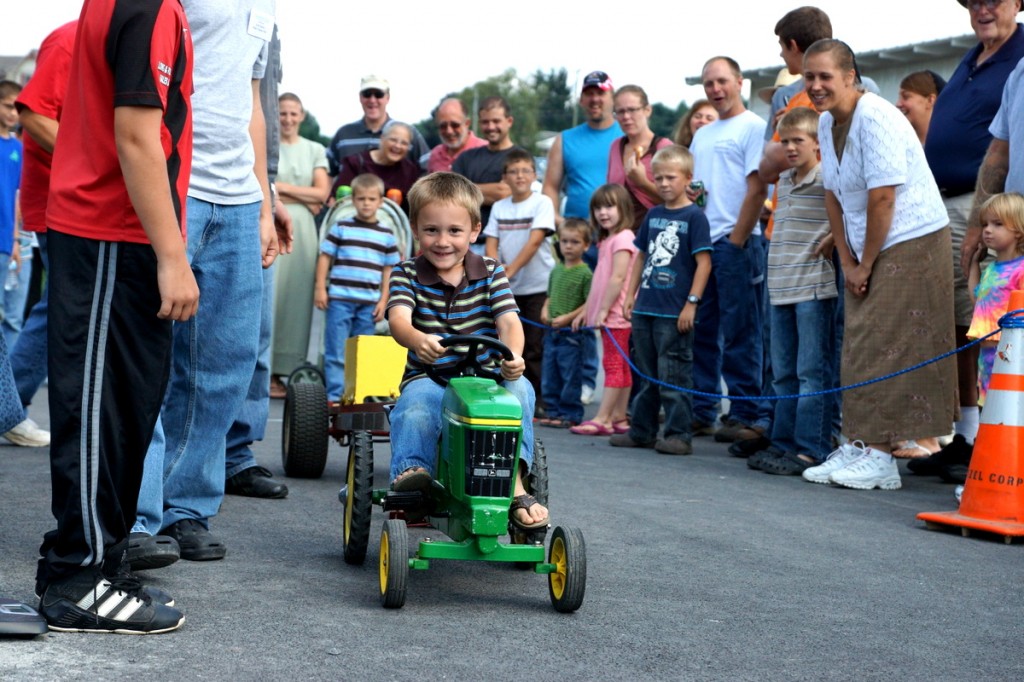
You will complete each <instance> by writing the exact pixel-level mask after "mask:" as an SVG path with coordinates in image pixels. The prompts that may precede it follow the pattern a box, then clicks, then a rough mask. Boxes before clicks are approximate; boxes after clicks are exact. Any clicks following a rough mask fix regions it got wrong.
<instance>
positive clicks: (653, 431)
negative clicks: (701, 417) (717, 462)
mask: <svg viewBox="0 0 1024 682" xmlns="http://www.w3.org/2000/svg"><path fill="white" fill-rule="evenodd" d="M632 322H633V334H632V339H633V352H634V359H635V361H636V366H637V369H638V370H639V371H640V373H641V374H644V375H646V376H649V377H654V378H655V379H658V380H659V381H663V382H665V383H666V384H671V385H672V386H679V387H682V388H693V337H694V335H693V333H692V332H691V333H689V334H680V333H679V329H678V327H677V326H676V318H674V317H655V316H653V315H643V314H640V315H637V314H634V315H633V319H632ZM662 407H664V408H665V436H664V437H665V438H678V439H680V440H684V441H686V442H690V439H691V435H690V434H691V428H690V426H691V424H692V423H693V404H692V399H691V398H690V394H689V393H684V392H683V391H680V390H678V389H676V388H669V387H668V386H659V385H657V384H653V383H651V382H650V381H645V380H641V381H640V389H639V390H638V391H637V394H636V398H634V400H633V412H632V415H633V416H632V420H631V421H630V425H629V437H630V438H632V439H633V440H634V441H636V442H637V443H651V442H653V441H654V440H655V439H656V438H657V436H658V412H659V411H660V408H662Z"/></svg>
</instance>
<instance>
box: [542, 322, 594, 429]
mask: <svg viewBox="0 0 1024 682" xmlns="http://www.w3.org/2000/svg"><path fill="white" fill-rule="evenodd" d="M588 335H589V336H593V335H594V332H590V331H578V332H574V331H572V330H571V329H570V330H555V329H549V330H547V332H546V333H545V335H544V356H543V360H544V361H543V365H542V369H541V385H542V387H543V388H542V390H543V393H544V409H545V411H546V413H547V416H548V418H549V419H565V420H567V421H570V422H575V423H576V424H579V423H580V422H581V421H583V403H582V402H581V401H580V391H581V390H582V389H583V356H584V353H585V349H586V337H587V336H588Z"/></svg>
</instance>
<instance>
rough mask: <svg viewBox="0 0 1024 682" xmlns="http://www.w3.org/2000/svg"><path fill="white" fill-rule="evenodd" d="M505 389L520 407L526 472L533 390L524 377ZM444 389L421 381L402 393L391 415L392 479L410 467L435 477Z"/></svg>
mask: <svg viewBox="0 0 1024 682" xmlns="http://www.w3.org/2000/svg"><path fill="white" fill-rule="evenodd" d="M503 385H504V386H505V388H506V389H508V391H509V392H510V393H512V395H514V396H515V397H516V398H518V399H519V402H520V403H522V405H523V437H522V447H521V448H520V450H519V461H521V462H523V463H524V464H525V465H526V468H527V470H529V468H530V466H531V465H532V464H533V409H534V406H535V404H536V399H535V397H534V394H533V386H531V385H530V382H529V381H527V380H526V378H525V377H521V378H519V379H516V380H515V381H506V382H505V383H504V384H503ZM443 396H444V388H442V387H441V386H439V385H438V384H436V383H435V382H433V381H432V380H430V379H428V378H426V377H424V378H422V379H414V380H413V381H410V382H409V383H408V384H406V385H405V388H403V389H402V395H400V396H399V397H398V401H397V402H396V403H395V409H394V410H393V411H392V412H391V478H390V479H389V480H391V481H393V480H395V478H397V477H398V475H399V474H400V473H402V472H403V471H405V470H406V469H408V468H410V467H423V468H424V469H426V470H427V471H429V472H430V473H431V475H435V474H436V473H437V472H435V471H434V464H435V462H436V461H437V443H438V439H439V438H440V437H441V398H442V397H443Z"/></svg>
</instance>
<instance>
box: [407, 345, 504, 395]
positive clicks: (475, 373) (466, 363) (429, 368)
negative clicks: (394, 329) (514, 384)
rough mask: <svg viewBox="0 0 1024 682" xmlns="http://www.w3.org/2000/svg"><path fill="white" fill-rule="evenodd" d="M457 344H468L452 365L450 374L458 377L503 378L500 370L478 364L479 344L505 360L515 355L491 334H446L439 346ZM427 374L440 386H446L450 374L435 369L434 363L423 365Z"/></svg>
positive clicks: (444, 346)
mask: <svg viewBox="0 0 1024 682" xmlns="http://www.w3.org/2000/svg"><path fill="white" fill-rule="evenodd" d="M457 344H465V345H466V346H468V348H467V349H466V353H465V354H464V355H463V357H462V359H461V360H459V361H458V362H457V363H455V365H454V373H453V375H452V376H460V377H485V378H487V379H493V380H494V381H496V382H500V381H502V380H503V379H504V377H502V376H501V372H495V371H494V370H489V369H484V368H483V367H481V366H480V361H479V360H478V359H477V348H479V347H480V346H487V347H489V348H492V349H494V350H496V351H498V352H499V353H501V357H502V358H504V359H505V360H512V358H514V357H515V356H514V355H512V351H511V350H509V348H508V346H506V345H505V344H503V343H502V342H501V341H499V340H497V339H496V338H494V337H492V336H473V335H471V334H459V335H456V336H448V337H446V338H443V339H441V347H442V348H449V347H451V346H454V345H457ZM424 368H425V369H426V372H427V376H428V377H430V378H431V379H432V380H433V381H434V382H435V383H437V384H439V385H441V386H447V385H448V380H449V379H450V378H451V377H450V376H445V375H442V374H441V373H440V372H438V371H437V369H435V365H433V364H430V365H424Z"/></svg>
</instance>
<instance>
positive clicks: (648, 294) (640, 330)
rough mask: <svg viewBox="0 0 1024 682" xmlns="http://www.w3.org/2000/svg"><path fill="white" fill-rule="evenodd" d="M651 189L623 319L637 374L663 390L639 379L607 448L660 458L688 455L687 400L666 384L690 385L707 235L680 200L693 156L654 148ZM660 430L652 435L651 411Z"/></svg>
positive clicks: (693, 210)
mask: <svg viewBox="0 0 1024 682" xmlns="http://www.w3.org/2000/svg"><path fill="white" fill-rule="evenodd" d="M651 167H652V169H653V171H654V184H655V186H656V187H657V189H658V194H659V196H661V198H662V200H663V201H664V202H665V203H663V204H661V205H660V206H655V207H654V208H652V209H651V210H650V211H648V213H647V216H646V217H645V218H644V222H643V223H642V224H641V225H640V230H639V231H638V232H637V235H636V239H635V240H634V244H636V247H637V249H638V250H639V253H638V255H637V259H636V263H635V264H634V266H633V273H632V277H631V278H630V282H629V289H628V290H627V292H626V301H625V303H624V304H623V310H624V314H625V316H626V318H627V319H630V320H631V321H632V323H633V348H634V357H635V359H636V364H637V369H638V370H639V371H640V373H641V374H644V375H646V376H649V377H654V378H655V379H658V380H659V381H662V382H664V383H665V384H667V385H657V384H654V383H652V382H650V381H645V382H644V383H643V384H642V386H641V387H640V390H639V391H638V392H637V394H636V398H635V399H634V402H633V419H632V421H631V422H630V426H629V431H628V432H627V433H621V434H616V435H614V436H612V437H611V439H610V442H611V444H612V445H615V446H618V447H636V448H649V447H654V449H655V450H656V451H658V452H660V453H662V454H665V455H689V454H690V453H692V452H693V447H692V445H691V433H690V428H691V424H692V422H693V401H692V399H691V397H690V394H689V393H684V392H683V391H680V390H678V389H676V388H670V386H680V387H682V388H691V387H692V386H693V325H694V320H695V319H696V317H697V305H698V304H699V303H700V297H701V296H703V295H704V287H705V286H706V285H707V282H708V277H709V276H710V275H711V252H712V250H713V247H712V245H711V233H710V228H709V226H708V221H707V218H705V217H704V212H703V211H701V210H700V208H698V207H697V206H695V205H694V204H693V202H691V201H690V199H689V198H688V197H687V196H686V188H687V187H688V186H689V184H690V182H691V181H692V180H693V156H692V155H691V154H690V152H689V151H687V150H686V149H684V148H683V147H679V146H677V145H672V146H670V147H665V148H663V149H660V150H659V151H658V152H657V153H656V154H655V155H654V159H653V160H652V162H651ZM662 407H664V408H665V431H664V435H663V437H662V438H658V437H657V436H658V412H659V411H660V409H661V408H662Z"/></svg>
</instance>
